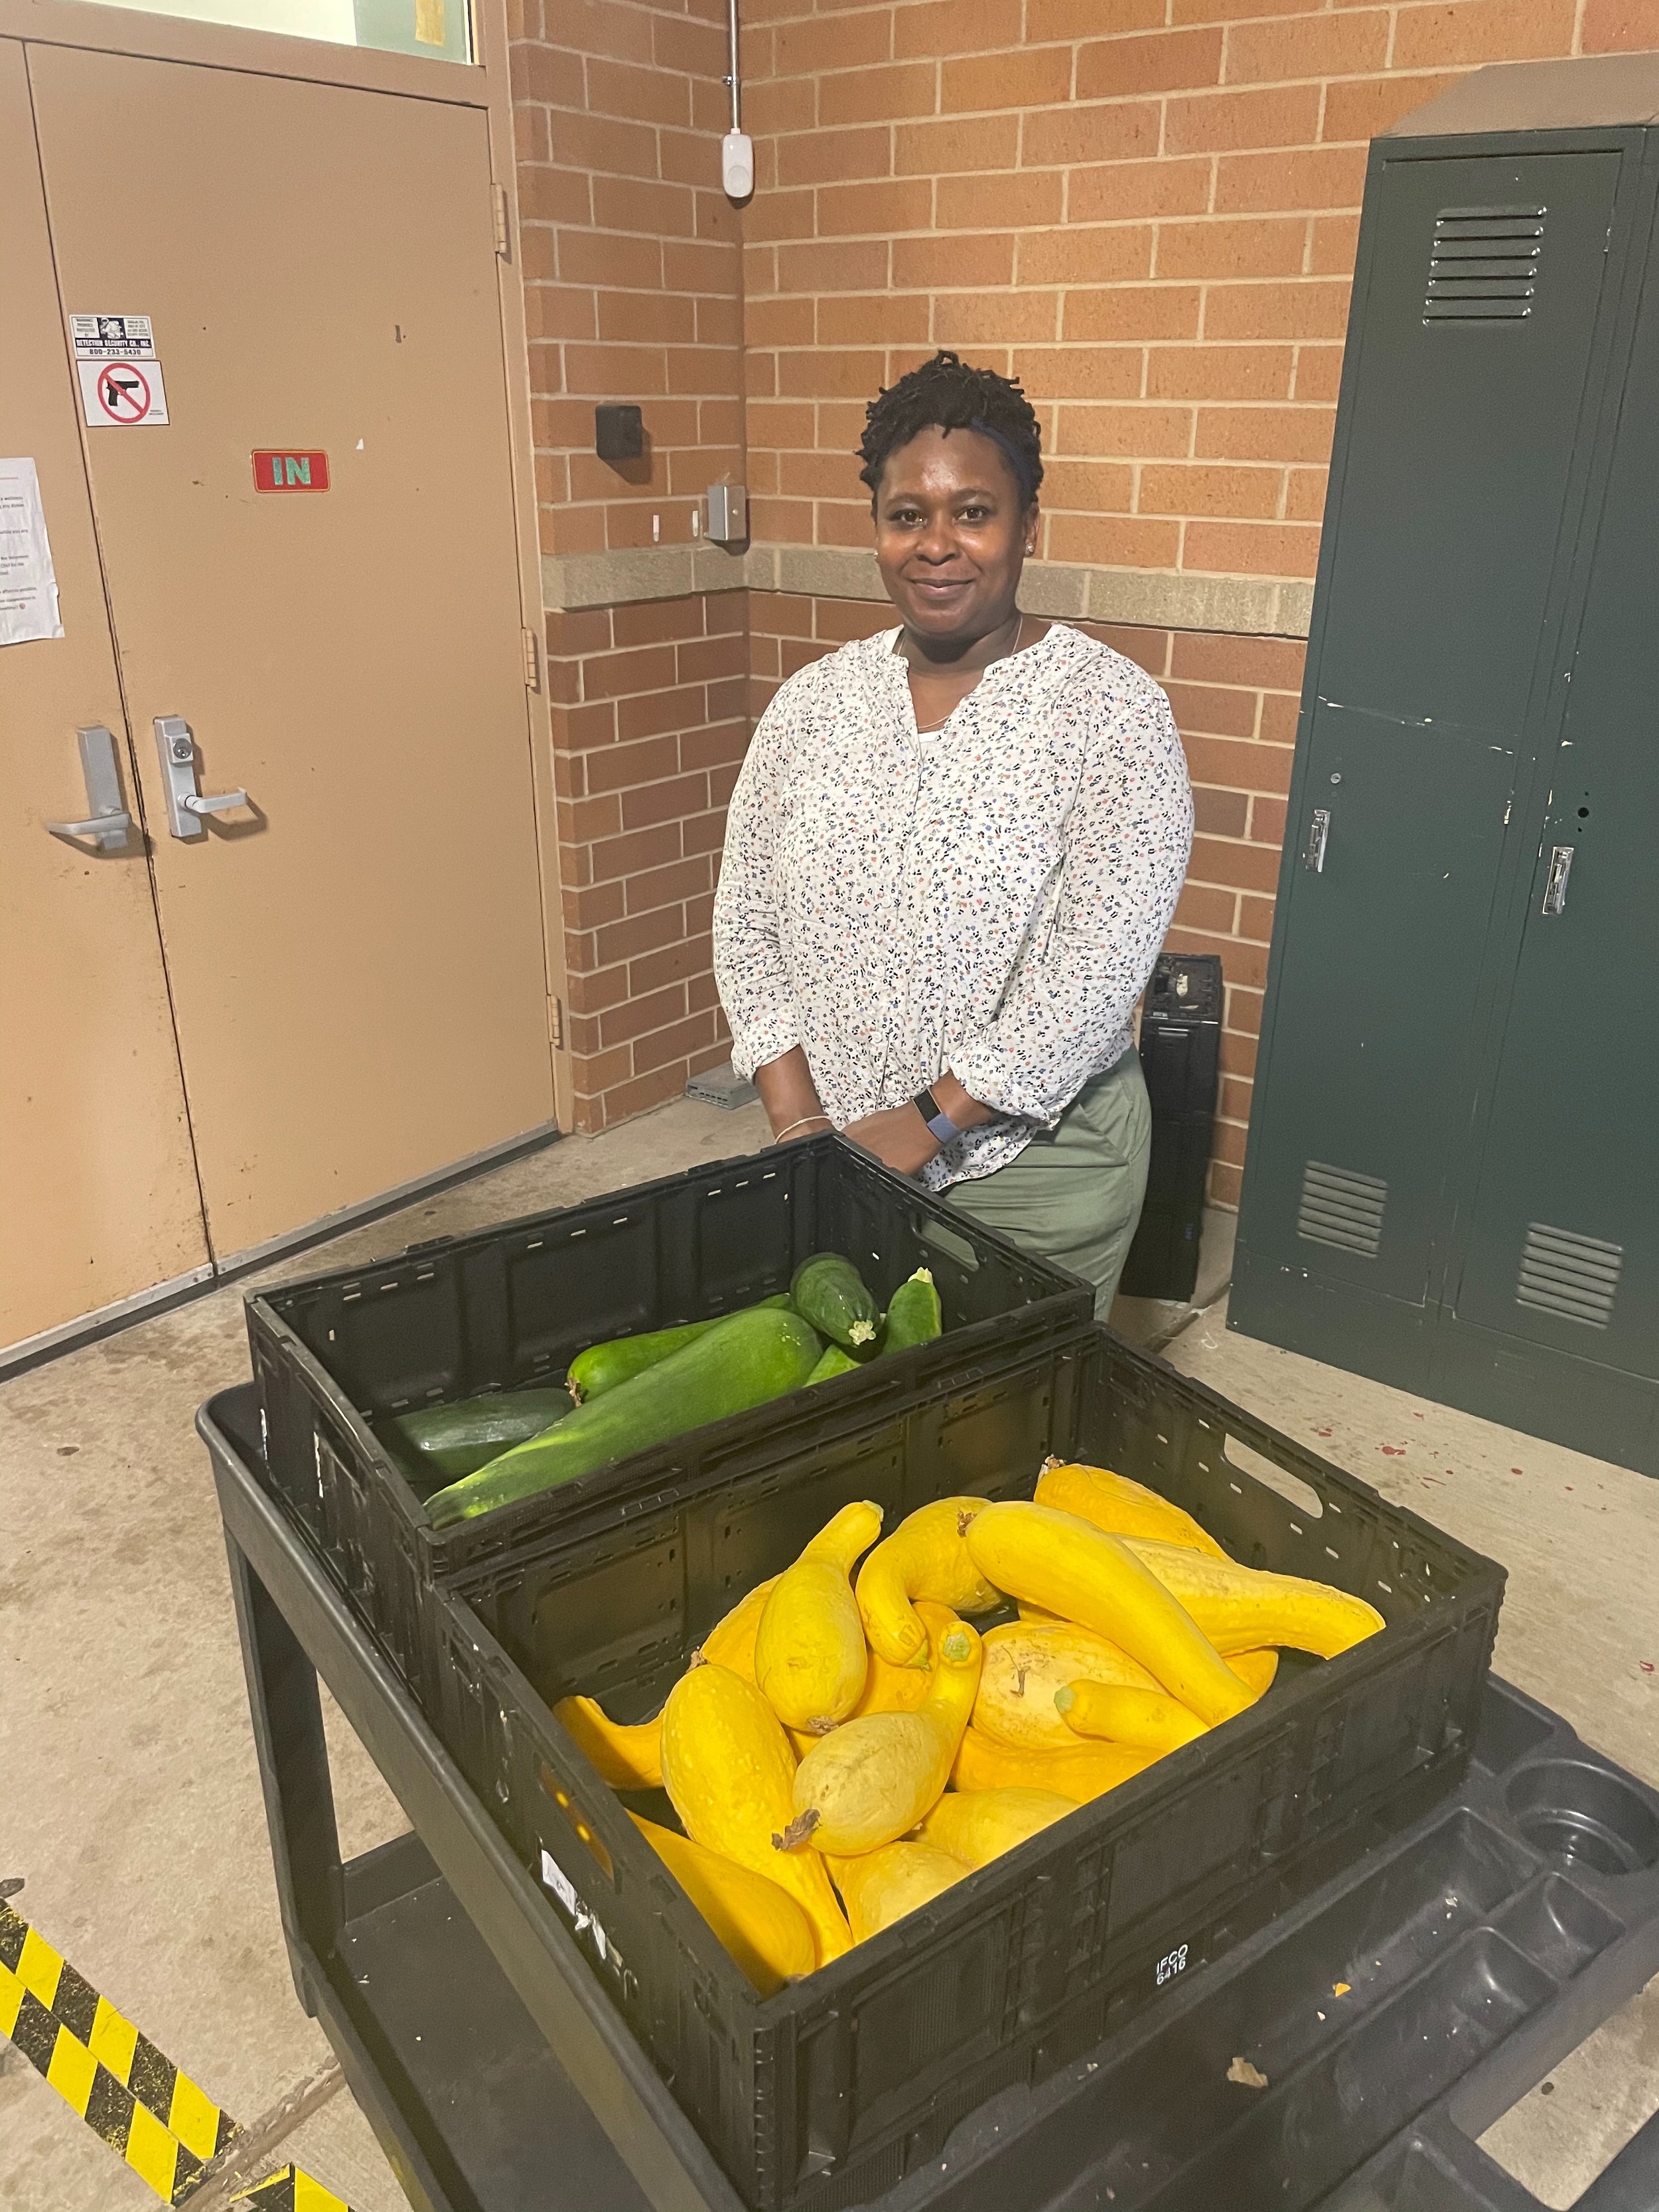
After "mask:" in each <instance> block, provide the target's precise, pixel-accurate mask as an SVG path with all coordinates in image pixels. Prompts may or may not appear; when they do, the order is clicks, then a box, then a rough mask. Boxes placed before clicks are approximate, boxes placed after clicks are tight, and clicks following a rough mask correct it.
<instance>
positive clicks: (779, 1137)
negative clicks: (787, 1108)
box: [772, 1114, 833, 1145]
mask: <svg viewBox="0 0 1659 2212" xmlns="http://www.w3.org/2000/svg"><path fill="white" fill-rule="evenodd" d="M809 1121H829V1115H827V1114H803V1115H801V1117H800V1119H799V1121H792V1122H791V1123H790V1124H789V1126H788V1127H787V1129H780V1130H779V1131H778V1133H777V1134H776V1135H775V1137H774V1138H773V1139H772V1142H773V1143H774V1144H775V1145H781V1143H782V1142H783V1140H784V1139H785V1138H786V1137H793V1135H794V1133H795V1132H796V1130H797V1129H804V1128H805V1127H806V1125H807V1123H808V1122H809ZM831 1126H832V1127H833V1124H832V1125H831Z"/></svg>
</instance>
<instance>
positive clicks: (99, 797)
mask: <svg viewBox="0 0 1659 2212" xmlns="http://www.w3.org/2000/svg"><path fill="white" fill-rule="evenodd" d="M75 735H76V742H77V744H79V746H80V748H81V773H82V776H83V777H84V778H85V779H86V786H87V804H88V806H90V807H91V809H92V812H91V813H90V814H89V815H88V817H87V819H86V820H85V821H84V822H48V823H47V824H46V828H47V829H49V830H50V831H51V833H52V836H54V837H61V838H63V839H64V842H66V843H67V844H70V845H73V844H75V843H76V842H77V841H78V840H79V839H81V838H82V837H92V838H95V839H96V841H97V844H98V849H99V851H100V853H125V851H126V849H127V837H128V834H129V832H130V831H131V829H132V826H133V825H132V817H131V815H130V814H129V813H128V812H127V811H126V809H125V807H124V806H123V805H122V804H121V777H120V772H119V770H118V769H117V767H116V765H115V738H114V736H113V733H112V732H110V731H109V730H106V728H105V727H104V726H103V724H102V723H101V722H94V723H93V724H91V726H89V727H88V728H87V729H84V730H77V731H76V733H75Z"/></svg>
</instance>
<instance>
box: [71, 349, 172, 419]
mask: <svg viewBox="0 0 1659 2212" xmlns="http://www.w3.org/2000/svg"><path fill="white" fill-rule="evenodd" d="M75 373H76V376H78V377H79V378H80V380H81V413H82V417H83V418H84V420H85V422H86V425H87V428H88V429H89V430H137V429H142V428H145V427H146V426H147V425H148V424H149V423H151V422H166V421H167V386H166V385H164V384H163V383H162V381H161V362H159V361H77V362H76V364H75Z"/></svg>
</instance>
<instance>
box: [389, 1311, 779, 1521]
mask: <svg viewBox="0 0 1659 2212" xmlns="http://www.w3.org/2000/svg"><path fill="white" fill-rule="evenodd" d="M822 1350H823V1346H822V1345H821V1344H820V1343H819V1342H818V1340H817V1335H816V1334H815V1333H814V1332H813V1330H812V1329H811V1328H808V1326H807V1324H806V1323H805V1322H804V1321H803V1320H802V1319H801V1317H800V1316H799V1314H794V1313H789V1312H787V1311H786V1312H779V1311H777V1310H775V1309H774V1308H764V1309H763V1310H759V1311H751V1312H749V1313H738V1314H731V1315H728V1316H727V1317H726V1320H725V1321H723V1322H720V1325H719V1327H718V1328H711V1329H709V1330H708V1331H707V1332H706V1333H705V1334H703V1335H702V1336H699V1337H698V1338H697V1340H696V1342H695V1343H693V1344H688V1345H686V1346H684V1347H683V1348H682V1349H681V1350H680V1351H678V1352H671V1353H670V1354H669V1356H668V1358H666V1359H660V1360H659V1361H658V1363H657V1364H656V1365H655V1366H654V1367H647V1369H646V1370H645V1372H644V1374H643V1375H635V1376H634V1377H633V1378H632V1380H631V1381H629V1382H627V1383H618V1384H617V1387H616V1389H614V1390H607V1391H606V1392H605V1395H604V1396H603V1397H600V1398H596V1399H594V1400H593V1401H592V1404H590V1405H586V1406H578V1407H577V1408H576V1410H575V1412H574V1413H572V1414H570V1415H569V1416H568V1419H565V1420H562V1421H561V1422H560V1423H559V1425H558V1426H557V1428H556V1429H553V1430H551V1431H550V1432H549V1433H548V1434H547V1435H546V1436H544V1437H532V1439H531V1440H530V1442H529V1443H522V1444H520V1445H518V1446H517V1447H516V1448H515V1449H513V1450H512V1451H507V1452H503V1453H502V1454H501V1457H500V1458H499V1459H495V1460H492V1461H491V1462H490V1463H489V1466H488V1467H484V1468H479V1470H478V1472H477V1474H469V1475H467V1476H466V1477H465V1479H464V1480H462V1481H459V1482H453V1483H451V1484H450V1486H449V1487H448V1488H447V1490H440V1491H438V1492H436V1493H435V1495H434V1496H433V1497H431V1498H428V1500H427V1502H426V1510H427V1511H428V1514H429V1515H430V1516H431V1517H432V1522H433V1526H434V1527H435V1528H449V1527H450V1526H451V1525H452V1524H453V1523H454V1522H457V1521H468V1520H471V1519H472V1518H473V1517H474V1516H476V1515H477V1514H480V1513H492V1512H494V1511H495V1509H496V1507H497V1506H501V1505H513V1504H517V1502H518V1501H519V1500H520V1498H534V1497H536V1496H537V1495H538V1492H542V1491H544V1490H551V1489H553V1488H555V1487H556V1486H557V1485H558V1484H560V1483H565V1482H574V1480H575V1479H576V1478H577V1476H578V1475H583V1474H592V1472H593V1470H594V1468H599V1467H608V1466H609V1465H610V1464H611V1461H612V1460H618V1459H626V1458H628V1457H629V1455H630V1454H631V1453H634V1452H641V1451H647V1450H648V1449H650V1447H651V1446H652V1445H653V1444H660V1443H667V1442H668V1440H669V1438H670V1437H678V1436H683V1435H684V1432H685V1431H686V1430H688V1429H697V1428H701V1427H702V1425H703V1424H704V1423H705V1422H706V1421H719V1420H723V1419H725V1418H726V1415H727V1414H728V1413H744V1412H746V1411H747V1409H748V1408H749V1407H750V1406H763V1405H765V1404H766V1403H767V1402H768V1401H769V1400H770V1399H773V1398H781V1397H782V1396H783V1395H785V1393H786V1392H787V1391H790V1390H799V1388H800V1386H801V1384H802V1383H805V1380H806V1378H807V1376H809V1375H810V1374H811V1371H812V1370H813V1368H814V1367H815V1366H816V1365H817V1358H818V1354H819V1352H821V1351H822Z"/></svg>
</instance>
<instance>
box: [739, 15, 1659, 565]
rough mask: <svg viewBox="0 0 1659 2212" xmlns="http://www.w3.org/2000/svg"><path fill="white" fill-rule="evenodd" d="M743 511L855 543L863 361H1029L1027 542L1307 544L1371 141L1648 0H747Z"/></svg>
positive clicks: (1588, 39)
mask: <svg viewBox="0 0 1659 2212" xmlns="http://www.w3.org/2000/svg"><path fill="white" fill-rule="evenodd" d="M744 21H745V25H746V29H745V34H744V57H745V67H746V70H747V73H748V79H749V90H748V114H749V118H750V127H751V128H752V129H753V130H754V131H755V132H756V133H757V144H756V159H757V187H758V188H757V192H756V195H755V198H754V201H753V203H752V204H751V205H750V208H749V209H748V210H747V213H746V215H745V216H744V241H745V243H744V263H745V273H744V293H745V307H744V317H745V327H746V332H747V346H748V364H747V372H746V374H747V380H748V391H749V398H750V404H749V415H748V437H749V471H750V483H751V484H752V485H753V487H754V489H755V491H756V493H757V508H756V530H757V535H758V536H760V537H762V538H776V539H780V540H791V541H804V542H812V543H817V544H838V545H861V544H865V543H866V532H867V528H868V524H867V507H866V501H865V500H864V498H863V496H862V488H861V487H860V484H859V483H858V482H857V480H856V477H855V476H854V470H853V468H852V466H851V465H849V462H848V459H847V456H848V453H849V452H850V450H851V448H852V447H853V446H854V444H855V442H856V441H857V438H858V435H859V432H860V428H861V426H862V419H863V407H862V403H863V402H864V401H865V400H866V399H867V398H870V397H871V396H872V394H873V393H874V392H875V390H876V388H877V386H878V385H879V384H882V383H890V382H891V381H892V380H893V378H894V376H895V375H896V374H898V373H900V372H902V370H903V369H905V368H908V367H910V366H912V365H913V364H914V363H915V362H917V361H919V360H921V359H922V358H924V357H925V356H927V354H929V353H930V352H931V351H932V350H933V349H934V347H936V346H939V345H948V346H953V347H956V348H957V349H960V350H961V351H963V353H965V354H966V355H968V356H969V357H971V358H972V359H974V360H975V361H977V362H984V363H986V364H987V365H988V366H990V367H992V368H998V369H1001V370H1003V371H1005V372H1009V371H1012V372H1013V373H1015V374H1018V375H1019V376H1020V377H1021V378H1022V379H1023V380H1024V383H1025V386H1026V389H1027V391H1028V392H1030V396H1031V398H1032V399H1033V401H1034V402H1035V404H1036V406H1037V409H1038V411H1039V414H1040V415H1041V416H1042V425H1043V431H1044V442H1045V446H1046V447H1047V450H1048V453H1050V454H1051V455H1052V456H1053V459H1052V462H1051V465H1050V467H1049V471H1048V480H1047V483H1045V485H1044V489H1043V505H1044V508H1045V510H1046V514H1047V520H1046V523H1045V526H1044V535H1043V540H1042V545H1041V547H1040V549H1039V550H1040V551H1041V553H1042V555H1043V556H1044V557H1046V558H1048V559H1050V560H1057V561H1074V562H1091V563H1099V564H1103V565H1106V566H1109V567H1116V568H1135V569H1168V570H1171V571H1176V570H1194V571H1202V572H1204V573H1205V574H1225V575H1242V576H1251V577H1267V576H1285V577H1297V578H1307V577H1310V576H1311V575H1312V574H1313V573H1314V567H1315V562H1316V552H1317V547H1318V540H1319V521H1320V515H1321V511H1322V503H1323V499H1324V487H1325V470H1326V463H1327V459H1328V453H1329V447H1330V437H1331V428H1332V421H1333V412H1334V400H1335V397H1336V387H1337V380H1338V374H1339V371H1340V364H1341V347H1342V337H1343V331H1344V325H1345V322H1346V313H1347V297H1348V287H1349V279H1350V276H1351V274H1352V264H1353V252H1354V242H1355V238H1356V234H1357V229H1358V207H1359V201H1360V194H1361V187H1362V183H1363V179H1364V169H1365V157H1366V147H1367V142H1368V141H1369V140H1370V137H1372V135H1373V134H1374V133H1376V131H1381V130H1383V129H1384V128H1386V127H1387V125H1389V123H1391V122H1392V121H1393V120H1394V119H1395V118H1396V117H1398V116H1399V115H1400V114H1401V113H1402V112H1405V111H1406V110H1407V109H1410V108H1413V107H1416V106H1419V105H1421V103H1422V102H1423V101H1425V100H1427V99H1429V98H1430V97H1431V96H1432V94H1435V93H1436V92H1437V91H1438V90H1440V89H1441V88H1443V87H1444V86H1445V85H1446V84H1448V83H1449V82H1452V81H1453V79H1454V78H1455V76H1456V75H1458V74H1459V73H1461V72H1462V71H1463V70H1467V69H1468V68H1469V67H1470V66H1472V65H1474V64H1480V63H1485V62H1489V61H1514V60H1521V59H1525V58H1533V57H1538V56H1555V55H1567V54H1574V53H1596V52H1606V51H1607V50H1609V49H1613V48H1631V47H1654V46H1659V0H1417V4H1406V5H1397V4H1376V5H1367V4H1365V0H1357V4H1352V5H1349V4H1342V0H1336V4H1330V5H1320V6H1310V5H1308V4H1306V0H896V4H895V0H879V4H876V5H869V4H863V0H851V4H848V0H816V4H815V0H744Z"/></svg>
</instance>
